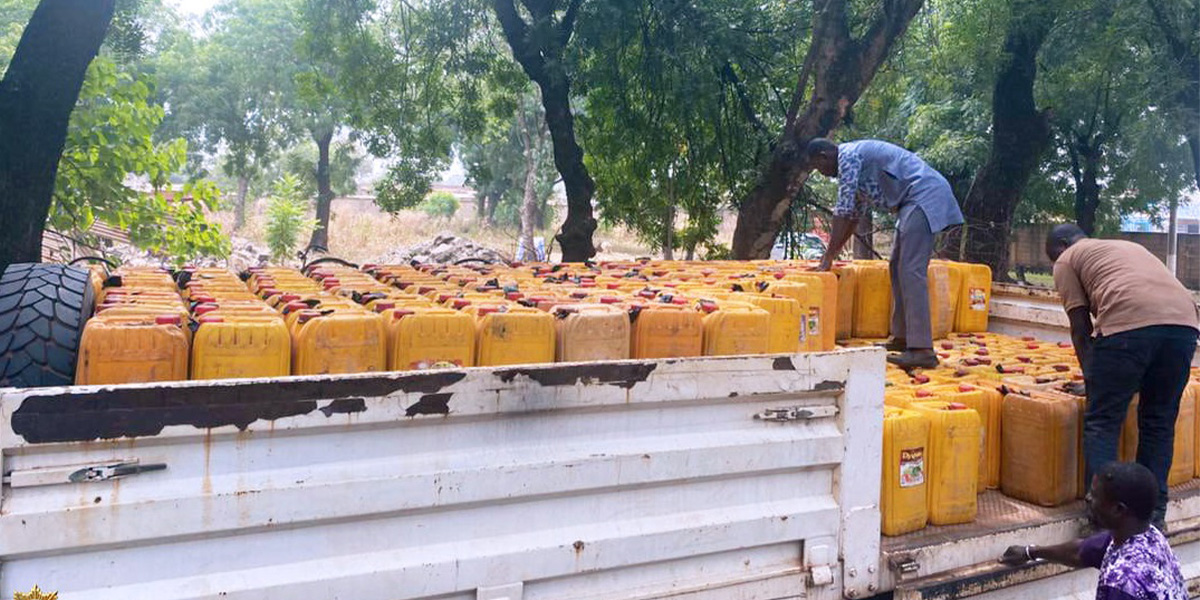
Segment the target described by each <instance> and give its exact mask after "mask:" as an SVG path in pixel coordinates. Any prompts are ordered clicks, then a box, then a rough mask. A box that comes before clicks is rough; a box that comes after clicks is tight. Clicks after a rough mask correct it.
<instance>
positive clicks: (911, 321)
mask: <svg viewBox="0 0 1200 600" xmlns="http://www.w3.org/2000/svg"><path fill="white" fill-rule="evenodd" d="M933 241H934V238H933V231H931V230H930V229H929V219H928V218H927V217H926V216H925V211H924V210H921V208H920V207H919V206H917V205H915V204H909V205H906V206H904V207H902V208H901V209H900V213H899V215H898V216H897V218H896V241H895V242H894V244H893V245H892V259H891V261H890V262H889V263H888V267H889V271H890V272H891V277H892V336H893V337H898V338H904V340H905V341H906V342H908V347H909V348H924V349H929V348H933V325H932V324H931V323H930V318H929V257H930V256H932V255H933Z"/></svg>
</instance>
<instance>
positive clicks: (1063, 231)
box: [1046, 223, 1087, 246]
mask: <svg viewBox="0 0 1200 600" xmlns="http://www.w3.org/2000/svg"><path fill="white" fill-rule="evenodd" d="M1085 237H1087V234H1086V233H1084V232H1083V228H1081V227H1080V226H1078V225H1076V224H1074V223H1063V224H1062V225H1055V226H1054V228H1053V229H1051V230H1050V233H1048V234H1046V244H1048V245H1049V244H1062V245H1064V246H1070V245H1071V243H1072V242H1074V241H1075V240H1078V239H1080V238H1085Z"/></svg>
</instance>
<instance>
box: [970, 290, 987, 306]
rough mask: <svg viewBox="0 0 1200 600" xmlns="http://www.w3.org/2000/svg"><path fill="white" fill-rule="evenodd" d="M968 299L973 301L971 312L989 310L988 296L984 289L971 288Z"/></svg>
mask: <svg viewBox="0 0 1200 600" xmlns="http://www.w3.org/2000/svg"><path fill="white" fill-rule="evenodd" d="M968 299H969V300H970V301H971V310H979V311H986V310H987V294H986V293H985V292H984V291H983V288H974V287H973V288H971V290H970V292H969V298H968Z"/></svg>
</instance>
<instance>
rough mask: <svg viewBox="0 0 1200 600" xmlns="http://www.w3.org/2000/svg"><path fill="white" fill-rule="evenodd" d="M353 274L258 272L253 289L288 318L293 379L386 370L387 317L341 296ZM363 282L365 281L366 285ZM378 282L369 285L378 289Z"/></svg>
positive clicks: (253, 274) (254, 274)
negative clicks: (304, 376) (385, 334)
mask: <svg viewBox="0 0 1200 600" xmlns="http://www.w3.org/2000/svg"><path fill="white" fill-rule="evenodd" d="M339 274H341V275H342V277H344V278H346V279H348V280H352V279H353V271H351V270H349V269H346V270H344V271H341V270H338V269H335V268H320V269H312V270H310V272H309V275H311V278H310V277H307V276H305V274H304V273H301V272H299V271H295V270H292V269H259V270H256V271H252V272H251V276H250V278H249V280H248V281H249V283H250V284H251V286H252V288H254V289H255V292H256V293H258V294H259V295H260V296H261V297H263V298H265V299H267V301H268V302H274V304H275V307H276V308H277V309H279V310H280V312H282V313H283V314H284V315H285V322H286V323H287V324H288V327H289V329H290V332H291V338H292V369H291V370H292V374H293V375H319V374H334V373H365V372H370V371H384V370H386V369H387V344H386V340H385V339H384V323H383V317H382V316H381V315H379V314H378V313H375V312H371V311H369V310H367V309H366V308H365V307H364V306H362V305H360V304H358V303H357V302H354V301H353V300H351V299H350V298H349V297H347V296H345V295H340V294H339V293H338V292H340V291H342V289H343V288H345V290H346V293H347V294H350V293H353V291H354V290H351V289H350V287H349V285H347V284H348V283H350V282H349V281H348V282H347V284H343V282H342V277H339V276H338V275H339ZM366 279H370V278H366ZM364 281H365V279H364ZM376 284H377V282H373V281H372V282H371V283H370V286H371V287H375V286H376Z"/></svg>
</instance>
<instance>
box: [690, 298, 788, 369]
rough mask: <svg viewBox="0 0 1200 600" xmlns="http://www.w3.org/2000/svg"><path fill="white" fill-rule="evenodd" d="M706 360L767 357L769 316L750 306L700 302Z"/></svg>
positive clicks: (735, 303)
mask: <svg viewBox="0 0 1200 600" xmlns="http://www.w3.org/2000/svg"><path fill="white" fill-rule="evenodd" d="M698 306H699V307H700V310H701V312H703V313H704V317H703V318H702V323H703V327H704V335H703V342H702V343H703V345H704V355H705V356H733V355H738V354H766V353H767V348H768V347H769V342H770V339H771V313H769V312H767V311H766V310H764V309H761V308H758V307H757V306H754V305H753V304H750V303H742V302H735V301H725V300H720V301H701V302H699V303H698Z"/></svg>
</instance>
